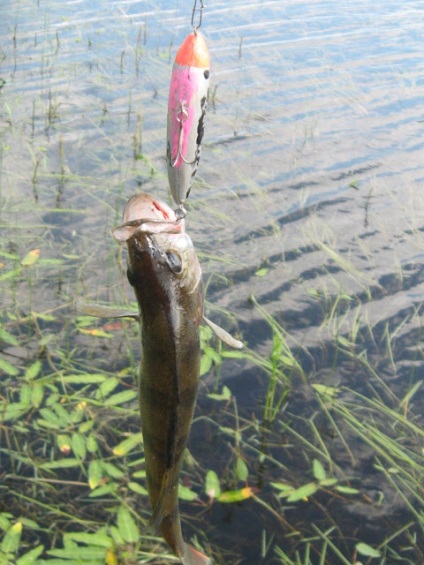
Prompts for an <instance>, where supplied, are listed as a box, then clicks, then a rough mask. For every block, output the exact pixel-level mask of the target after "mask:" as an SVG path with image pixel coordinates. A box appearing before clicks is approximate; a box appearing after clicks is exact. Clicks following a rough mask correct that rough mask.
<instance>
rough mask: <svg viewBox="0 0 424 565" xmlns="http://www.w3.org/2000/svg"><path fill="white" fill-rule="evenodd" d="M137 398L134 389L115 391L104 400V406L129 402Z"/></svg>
mask: <svg viewBox="0 0 424 565" xmlns="http://www.w3.org/2000/svg"><path fill="white" fill-rule="evenodd" d="M134 398H137V392H136V391H135V390H123V391H122V392H117V393H116V394H113V395H112V396H109V398H106V400H105V406H116V405H117V404H123V403H124V402H130V401H131V400H134Z"/></svg>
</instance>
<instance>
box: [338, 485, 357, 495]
mask: <svg viewBox="0 0 424 565" xmlns="http://www.w3.org/2000/svg"><path fill="white" fill-rule="evenodd" d="M335 490H336V491H337V492H340V493H342V494H359V490H358V489H356V488H352V487H344V486H342V485H339V486H337V487H336V488H335Z"/></svg>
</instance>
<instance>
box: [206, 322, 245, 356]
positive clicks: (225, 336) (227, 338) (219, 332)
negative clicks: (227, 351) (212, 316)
mask: <svg viewBox="0 0 424 565" xmlns="http://www.w3.org/2000/svg"><path fill="white" fill-rule="evenodd" d="M203 320H204V321H205V322H206V323H207V325H208V326H209V327H210V328H211V330H212V331H213V332H214V334H215V335H216V336H218V337H219V339H220V340H221V341H222V342H224V343H226V344H227V345H229V346H230V347H234V348H235V349H243V344H242V342H241V341H239V340H238V339H236V338H235V337H233V336H232V335H230V334H229V333H228V332H226V331H225V330H223V329H222V328H221V327H220V326H217V325H216V324H214V323H213V322H211V321H210V320H208V319H207V318H206V316H203Z"/></svg>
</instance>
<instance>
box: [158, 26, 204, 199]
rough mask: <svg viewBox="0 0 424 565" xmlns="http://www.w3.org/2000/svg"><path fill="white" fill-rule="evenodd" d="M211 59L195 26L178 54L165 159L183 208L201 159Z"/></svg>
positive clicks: (172, 80) (172, 189) (172, 78)
mask: <svg viewBox="0 0 424 565" xmlns="http://www.w3.org/2000/svg"><path fill="white" fill-rule="evenodd" d="M209 75H210V59H209V51H208V48H207V45H206V41H205V38H204V37H203V35H202V34H201V33H200V31H199V30H198V29H197V28H196V29H195V30H194V31H193V32H192V33H190V34H189V35H188V36H187V37H186V38H185V40H184V41H183V43H182V44H181V46H180V48H179V49H178V52H177V55H176V57H175V62H174V67H173V70H172V76H171V86H170V90H169V101H168V129H167V147H166V160H167V165H168V179H169V186H170V189H171V194H172V197H173V199H174V201H175V203H176V204H177V205H178V206H180V207H181V208H182V207H183V205H184V202H185V200H186V199H187V198H188V195H189V194H190V189H191V185H192V182H193V177H194V175H195V174H196V171H197V166H198V164H199V159H200V150H201V143H202V139H203V133H204V124H205V114H206V106H207V98H208V89H209Z"/></svg>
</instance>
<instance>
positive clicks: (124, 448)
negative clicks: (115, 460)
mask: <svg viewBox="0 0 424 565" xmlns="http://www.w3.org/2000/svg"><path fill="white" fill-rule="evenodd" d="M142 443H143V434H142V433H141V432H140V433H138V434H133V435H132V436H130V437H128V438H126V439H124V441H122V442H121V443H120V444H118V445H117V446H116V447H114V448H113V454H114V455H117V456H118V457H121V456H122V455H126V454H127V453H129V452H130V451H132V450H133V449H135V448H136V447H140V445H142Z"/></svg>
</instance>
